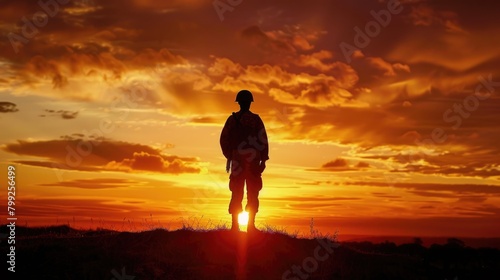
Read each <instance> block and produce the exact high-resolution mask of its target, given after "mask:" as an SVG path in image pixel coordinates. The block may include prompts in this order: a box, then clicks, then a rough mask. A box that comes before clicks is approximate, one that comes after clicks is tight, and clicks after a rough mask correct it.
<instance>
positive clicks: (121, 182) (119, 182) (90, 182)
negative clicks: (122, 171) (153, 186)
mask: <svg viewBox="0 0 500 280" xmlns="http://www.w3.org/2000/svg"><path fill="white" fill-rule="evenodd" d="M138 184H140V182H138V181H134V180H128V179H114V178H95V179H77V180H72V181H61V182H55V183H46V184H39V185H40V186H44V187H68V188H80V189H89V190H94V189H114V188H126V187H130V186H133V185H138Z"/></svg>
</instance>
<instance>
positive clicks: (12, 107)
mask: <svg viewBox="0 0 500 280" xmlns="http://www.w3.org/2000/svg"><path fill="white" fill-rule="evenodd" d="M17 111H19V109H17V105H16V104H14V103H12V102H6V101H2V102H0V113H14V112H17Z"/></svg>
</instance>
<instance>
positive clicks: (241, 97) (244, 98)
mask: <svg viewBox="0 0 500 280" xmlns="http://www.w3.org/2000/svg"><path fill="white" fill-rule="evenodd" d="M235 102H241V103H249V102H253V95H252V93H251V92H250V91H249V90H246V89H244V90H240V91H239V92H238V94H237V95H236V100H235Z"/></svg>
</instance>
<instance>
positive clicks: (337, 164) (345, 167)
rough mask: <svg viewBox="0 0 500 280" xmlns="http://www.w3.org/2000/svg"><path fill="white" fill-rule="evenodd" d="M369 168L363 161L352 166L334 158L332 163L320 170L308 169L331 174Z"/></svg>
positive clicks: (342, 159)
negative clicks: (330, 172)
mask: <svg viewBox="0 0 500 280" xmlns="http://www.w3.org/2000/svg"><path fill="white" fill-rule="evenodd" d="M369 167H370V164H368V163H366V162H363V161H360V162H358V163H357V164H355V165H353V164H351V163H349V161H348V160H346V159H344V158H336V159H334V160H332V161H329V162H327V163H325V164H323V165H322V166H321V168H320V169H310V171H332V172H337V171H356V170H363V169H366V168H369Z"/></svg>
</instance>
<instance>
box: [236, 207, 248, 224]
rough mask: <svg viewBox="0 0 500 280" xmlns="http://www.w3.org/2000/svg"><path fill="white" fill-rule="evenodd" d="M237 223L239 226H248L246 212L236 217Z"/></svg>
mask: <svg viewBox="0 0 500 280" xmlns="http://www.w3.org/2000/svg"><path fill="white" fill-rule="evenodd" d="M238 223H239V224H240V225H241V226H246V225H247V224H248V212H246V211H243V212H241V213H240V214H239V215H238Z"/></svg>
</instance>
